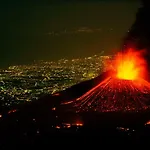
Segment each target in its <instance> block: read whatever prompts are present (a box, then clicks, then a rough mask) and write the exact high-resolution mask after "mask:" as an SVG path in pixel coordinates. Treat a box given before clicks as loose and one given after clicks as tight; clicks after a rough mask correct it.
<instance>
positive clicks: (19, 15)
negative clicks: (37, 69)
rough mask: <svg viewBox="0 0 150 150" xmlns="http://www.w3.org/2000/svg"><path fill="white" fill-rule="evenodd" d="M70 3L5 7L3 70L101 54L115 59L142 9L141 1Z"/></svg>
mask: <svg viewBox="0 0 150 150" xmlns="http://www.w3.org/2000/svg"><path fill="white" fill-rule="evenodd" d="M68 1H69V0H68ZM68 1H67V0H55V1H48V0H47V1H46V0H36V1H32V0H30V1H29V0H26V1H25V2H24V1H21V2H20V0H6V1H5V3H4V2H3V3H2V2H1V5H0V7H1V25H0V27H1V29H0V30H1V33H2V34H1V47H0V49H1V54H0V60H1V63H0V67H6V66H8V65H15V64H26V63H30V62H32V61H33V60H41V59H43V60H57V59H60V58H76V57H85V56H91V55H94V54H97V53H100V52H101V51H103V50H104V54H112V53H113V52H115V51H117V50H118V49H119V47H120V44H121V41H122V38H123V37H124V36H125V34H126V33H127V31H128V29H129V28H130V26H131V25H132V24H133V22H134V21H135V15H136V12H137V9H138V8H139V6H140V3H139V1H138V0H133V1H132V0H129V1H128V0H111V1H110V0H105V1H101V0H86V1H85V0H80V1H77V0H71V2H68ZM87 1H88V2H87Z"/></svg>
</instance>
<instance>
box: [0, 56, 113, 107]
mask: <svg viewBox="0 0 150 150" xmlns="http://www.w3.org/2000/svg"><path fill="white" fill-rule="evenodd" d="M110 58H111V56H100V55H94V56H92V57H86V58H82V59H81V58H80V59H72V60H67V59H61V60H58V61H42V60H41V61H35V62H34V63H33V64H30V65H18V66H10V67H8V68H7V69H5V70H2V69H1V70H0V104H1V106H5V107H10V106H12V105H15V104H20V103H24V102H26V101H28V102H30V101H33V100H37V99H38V98H39V97H40V96H41V95H45V94H53V93H56V92H59V91H63V90H65V89H67V88H69V87H71V86H72V85H75V84H77V83H80V82H82V81H85V80H89V79H92V78H95V77H96V76H98V75H99V74H100V73H101V72H102V71H104V68H106V67H104V65H105V60H107V59H110Z"/></svg>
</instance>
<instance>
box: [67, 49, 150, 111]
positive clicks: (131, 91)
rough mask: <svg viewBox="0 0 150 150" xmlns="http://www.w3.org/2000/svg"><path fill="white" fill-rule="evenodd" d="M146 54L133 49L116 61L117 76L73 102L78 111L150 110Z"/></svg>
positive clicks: (119, 54) (121, 54)
mask: <svg viewBox="0 0 150 150" xmlns="http://www.w3.org/2000/svg"><path fill="white" fill-rule="evenodd" d="M142 55H143V52H141V51H140V52H139V51H133V50H132V49H129V50H128V51H126V52H124V53H118V54H117V55H116V57H115V60H114V61H113V69H114V74H111V75H110V76H109V77H108V78H106V79H105V80H104V81H102V82H101V83H99V84H98V85H97V86H95V87H93V88H92V89H91V90H89V91H87V92H86V93H85V94H83V95H82V96H81V97H79V98H77V99H76V100H74V101H72V102H71V103H70V104H69V105H72V106H73V107H72V108H73V109H75V111H76V112H81V111H99V112H114V111H115V112H116V111H122V112H131V111H134V112H137V111H143V110H147V109H149V108H150V83H149V82H147V81H146V80H144V77H145V74H146V61H145V60H144V58H143V57H142Z"/></svg>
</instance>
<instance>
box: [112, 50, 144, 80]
mask: <svg viewBox="0 0 150 150" xmlns="http://www.w3.org/2000/svg"><path fill="white" fill-rule="evenodd" d="M141 52H142V51H133V50H132V49H129V50H128V51H127V52H126V53H119V54H118V55H117V56H116V58H115V64H114V67H115V70H116V71H117V78H119V79H125V80H138V79H139V78H143V77H144V74H145V70H146V62H145V60H144V58H142V54H143V53H141Z"/></svg>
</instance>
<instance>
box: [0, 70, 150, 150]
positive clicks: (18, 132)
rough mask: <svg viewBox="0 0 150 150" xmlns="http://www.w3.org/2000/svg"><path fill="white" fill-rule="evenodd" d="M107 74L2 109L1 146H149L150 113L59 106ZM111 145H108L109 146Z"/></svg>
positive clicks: (89, 87) (4, 147)
mask: <svg viewBox="0 0 150 150" xmlns="http://www.w3.org/2000/svg"><path fill="white" fill-rule="evenodd" d="M108 74H109V72H107V73H104V74H102V75H101V76H99V77H97V78H96V79H93V80H90V81H86V82H83V83H81V84H78V85H75V86H73V87H71V88H69V89H67V90H66V91H63V92H60V93H56V94H54V95H47V96H43V97H41V98H40V99H39V100H38V101H35V102H32V103H30V104H25V105H20V106H16V107H13V108H11V109H10V110H3V112H1V114H0V146H1V149H2V148H3V149H8V148H44V147H48V148H58V147H60V148H65V149H66V148H78V149H79V148H82V146H83V148H89V146H92V148H94V147H101V146H105V147H107V146H111V147H112V146H113V145H116V146H119V145H120V144H121V145H122V144H123V145H124V146H126V145H128V144H133V145H134V144H135V145H137V144H143V143H145V144H146V143H148V140H149V139H150V122H149V120H150V112H149V110H145V111H142V112H140V111H138V112H124V113H123V112H105V113H100V112H93V111H87V112H80V113H76V111H72V110H71V109H69V105H68V106H67V107H68V108H67V107H65V109H64V107H61V105H60V104H61V102H66V101H69V100H73V99H75V98H77V97H79V96H81V95H82V94H84V93H85V92H86V91H88V90H89V89H91V88H92V87H94V86H96V85H97V84H98V83H99V82H101V81H102V80H103V79H104V78H105V77H106V76H107V75H108ZM109 143H110V144H109ZM123 145H122V146H121V147H124V146H123Z"/></svg>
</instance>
